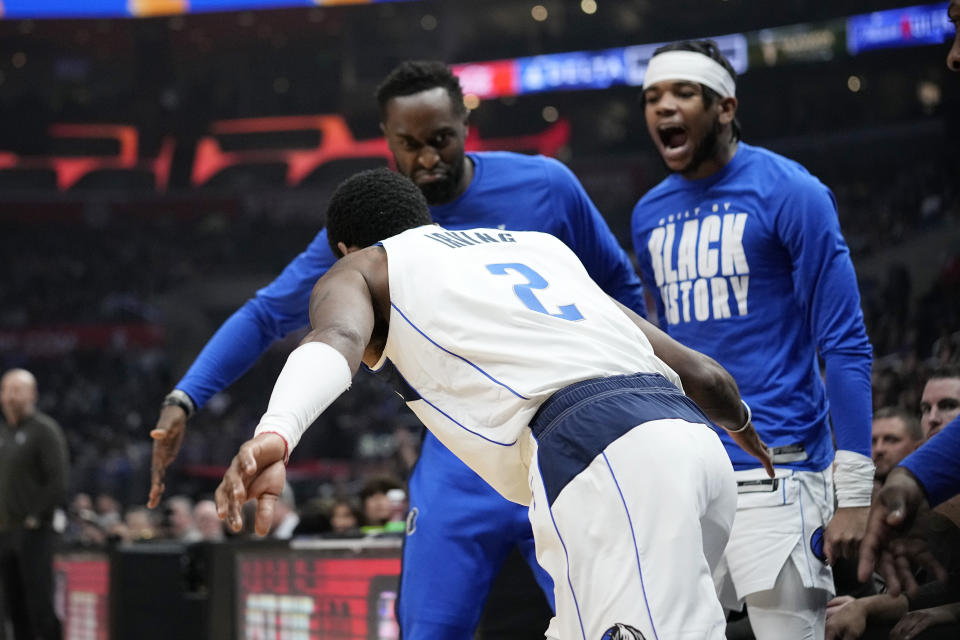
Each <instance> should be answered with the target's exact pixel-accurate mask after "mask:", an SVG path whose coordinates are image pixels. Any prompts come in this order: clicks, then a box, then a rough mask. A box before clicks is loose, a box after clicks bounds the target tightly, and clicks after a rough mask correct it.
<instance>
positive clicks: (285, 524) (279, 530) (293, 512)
mask: <svg viewBox="0 0 960 640" xmlns="http://www.w3.org/2000/svg"><path fill="white" fill-rule="evenodd" d="M214 515H216V504H214ZM217 519H218V520H219V518H217ZM298 524H300V516H299V515H298V514H297V501H296V498H294V495H293V487H291V486H290V483H289V482H285V483H284V484H283V491H282V492H281V493H280V499H279V500H277V504H276V506H275V507H274V509H273V526H272V527H271V528H270V536H271V537H272V538H277V539H279V540H289V539H290V538H292V537H293V530H294V529H296V528H297V525H298Z"/></svg>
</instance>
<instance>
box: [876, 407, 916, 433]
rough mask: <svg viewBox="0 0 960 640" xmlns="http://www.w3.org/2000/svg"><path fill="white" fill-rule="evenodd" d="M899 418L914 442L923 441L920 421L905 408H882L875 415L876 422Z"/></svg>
mask: <svg viewBox="0 0 960 640" xmlns="http://www.w3.org/2000/svg"><path fill="white" fill-rule="evenodd" d="M889 418H897V419H899V420H900V422H902V423H903V426H904V427H905V428H906V430H907V436H909V437H910V439H911V440H913V441H919V440H923V429H921V428H920V421H919V420H917V416H915V415H913V414H912V413H910V412H909V411H907V410H906V409H904V408H903V407H881V408H880V409H877V412H876V413H875V414H873V419H874V420H883V419H889Z"/></svg>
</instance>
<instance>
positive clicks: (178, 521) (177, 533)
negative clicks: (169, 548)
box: [163, 496, 202, 543]
mask: <svg viewBox="0 0 960 640" xmlns="http://www.w3.org/2000/svg"><path fill="white" fill-rule="evenodd" d="M163 520H164V522H163V526H164V529H165V530H166V535H167V537H168V538H171V539H173V540H177V541H179V542H186V543H191V542H199V541H200V540H201V538H202V536H201V535H200V532H199V531H197V528H196V526H195V525H194V522H193V501H192V500H191V499H190V498H188V497H186V496H173V497H172V498H170V499H168V500H167V504H166V508H165V509H164V511H163Z"/></svg>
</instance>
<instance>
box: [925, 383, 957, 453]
mask: <svg viewBox="0 0 960 640" xmlns="http://www.w3.org/2000/svg"><path fill="white" fill-rule="evenodd" d="M957 416H960V367H940V368H938V369H935V370H934V371H933V372H932V373H931V374H930V377H929V378H927V384H926V385H924V387H923V395H922V396H921V397H920V426H921V427H923V435H924V437H926V438H927V439H928V440H929V439H930V438H931V437H932V436H933V435H935V434H936V433H937V432H939V431H940V430H941V429H942V428H943V427H944V426H945V425H946V424H948V423H950V422H951V421H952V420H953V419H954V418H956V417H957Z"/></svg>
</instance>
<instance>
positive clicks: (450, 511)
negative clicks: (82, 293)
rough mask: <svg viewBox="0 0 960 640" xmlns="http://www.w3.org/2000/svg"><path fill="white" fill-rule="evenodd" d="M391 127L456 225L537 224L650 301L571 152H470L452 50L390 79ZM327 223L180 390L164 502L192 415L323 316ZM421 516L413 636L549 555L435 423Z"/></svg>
mask: <svg viewBox="0 0 960 640" xmlns="http://www.w3.org/2000/svg"><path fill="white" fill-rule="evenodd" d="M377 100H378V102H379V105H380V111H381V117H382V121H381V128H382V129H383V132H384V135H385V136H386V138H387V143H388V144H389V146H390V150H391V151H392V153H393V156H394V159H395V160H396V164H397V168H398V169H399V171H400V172H401V173H402V174H404V175H405V176H406V177H407V178H409V179H410V180H412V181H413V182H414V184H416V185H417V186H418V187H419V188H420V190H421V191H422V192H423V193H424V195H425V196H426V199H427V202H428V203H429V204H430V205H431V206H430V212H431V214H432V216H433V219H434V220H436V221H437V222H438V223H439V224H442V225H444V226H445V227H447V228H449V229H465V228H471V227H478V226H484V227H496V228H500V229H511V230H536V231H545V232H547V233H551V234H553V235H555V236H556V237H558V238H560V239H561V240H562V241H563V242H564V243H566V244H567V245H568V246H569V247H570V248H571V249H573V251H574V252H575V253H576V254H577V255H578V257H579V258H580V260H581V261H582V262H583V263H584V265H585V266H586V268H587V271H588V272H589V274H590V276H591V277H592V278H593V279H594V280H595V281H596V282H597V283H599V284H600V286H601V287H602V288H603V290H604V291H606V292H607V293H609V294H610V295H612V296H613V297H615V298H616V299H617V300H619V301H620V302H621V303H623V304H624V305H625V306H627V307H629V308H630V309H632V310H634V311H636V312H638V313H640V314H644V312H645V309H644V303H643V290H642V287H641V285H640V280H639V278H637V276H636V274H635V273H634V271H633V267H632V266H631V264H630V261H629V258H627V256H626V254H625V253H624V251H623V250H622V249H621V248H620V246H619V245H618V244H617V242H616V240H615V239H614V237H613V234H612V233H611V232H610V230H609V228H608V227H607V225H606V223H605V222H604V220H603V218H602V217H601V215H600V213H599V212H598V211H597V209H596V207H594V205H593V203H592V202H591V201H590V199H589V197H588V196H587V194H586V193H585V192H584V190H583V187H582V186H581V185H580V183H579V182H578V181H577V179H576V178H575V177H574V175H573V174H572V173H571V172H570V171H569V170H568V169H567V168H566V167H564V166H563V165H562V164H560V163H559V162H557V161H555V160H552V159H548V158H544V157H540V156H536V157H530V156H523V155H518V154H513V153H497V152H490V153H469V154H466V153H464V141H465V139H466V134H467V111H466V109H465V108H464V105H463V93H462V91H461V88H460V83H459V81H458V80H457V78H456V76H454V75H453V74H452V73H451V72H450V70H449V69H448V68H447V67H446V66H445V65H444V64H442V63H439V62H405V63H403V64H401V65H399V66H398V67H397V68H396V69H394V70H393V71H392V72H391V73H390V74H389V75H388V76H387V77H386V79H385V80H384V81H383V83H382V84H381V85H380V87H379V88H378V90H377ZM334 260H335V258H334V256H333V254H332V253H331V251H330V248H329V246H328V242H327V231H326V230H323V231H321V232H320V233H319V234H318V235H317V236H316V238H314V240H313V242H312V243H311V244H310V246H309V247H308V248H307V250H306V251H305V252H304V253H302V254H300V255H299V256H298V257H297V258H296V259H295V260H294V261H293V262H292V263H290V265H289V266H287V268H286V269H285V270H284V271H283V273H282V274H281V275H280V276H279V277H278V278H277V279H276V280H275V281H274V282H273V283H271V284H270V285H268V286H267V287H266V288H264V289H261V290H260V291H258V292H257V295H256V297H255V298H254V299H252V300H250V301H248V302H247V303H246V304H245V305H244V306H243V307H242V308H241V309H240V310H239V311H237V312H236V313H234V314H233V316H231V317H230V318H229V319H228V320H227V321H226V323H225V324H224V325H223V326H222V327H221V328H220V329H219V331H217V333H216V334H215V335H214V336H213V338H212V339H211V340H210V342H209V343H208V344H207V346H206V347H204V349H203V351H202V352H201V353H200V355H199V356H198V358H197V360H196V361H195V362H194V363H193V365H192V366H191V368H190V370H189V371H188V372H187V374H186V376H184V378H183V379H182V380H181V381H180V382H179V383H178V384H177V387H176V389H175V390H174V391H173V392H172V393H171V394H170V395H169V396H168V397H167V400H165V401H164V404H165V405H167V406H165V407H164V408H163V410H162V412H161V414H160V419H159V421H158V423H157V428H156V429H155V430H154V431H153V432H152V434H151V435H152V436H153V437H154V438H155V443H154V462H153V480H152V487H151V493H150V504H151V505H155V504H157V502H158V501H159V499H160V495H161V494H162V491H163V474H164V470H165V469H166V467H167V466H168V465H169V464H170V462H171V461H172V460H173V458H174V457H175V456H176V453H177V450H178V449H179V446H180V442H181V441H182V438H183V433H184V429H185V423H186V419H187V418H188V417H189V415H190V414H191V413H192V412H193V411H194V408H195V407H200V406H202V405H203V404H204V403H205V402H206V401H207V400H208V399H209V398H210V396H212V395H213V394H214V393H216V392H218V391H220V390H221V389H223V388H224V387H226V386H227V385H229V384H230V383H231V382H232V381H233V380H235V379H236V378H237V377H239V376H240V375H241V374H242V373H243V372H244V371H246V370H247V369H248V368H249V367H250V366H251V365H252V364H253V362H254V361H256V359H257V358H258V357H259V355H260V354H261V353H262V352H263V351H264V350H265V349H266V348H267V346H268V345H269V344H270V343H271V342H272V341H274V340H276V339H278V338H280V337H282V336H283V335H285V334H286V333H288V332H290V331H293V330H295V329H299V328H301V327H303V326H305V325H306V324H307V323H308V322H309V318H308V315H307V311H308V310H307V302H308V299H309V296H310V291H311V289H312V288H313V285H314V283H315V282H316V281H317V279H318V278H319V277H320V276H322V275H323V274H324V273H325V272H326V271H327V269H329V268H330V266H331V265H332V264H333V263H334ZM409 489H410V507H411V515H410V518H411V522H410V526H409V527H408V534H407V537H406V540H405V541H404V546H403V572H402V575H401V585H400V593H399V600H398V606H397V613H398V620H399V624H400V628H401V630H402V632H403V637H404V638H405V639H406V640H417V639H419V638H429V639H430V640H443V639H447V638H449V639H450V640H469V639H470V638H472V637H473V634H474V630H475V629H476V626H477V624H478V622H479V620H480V614H481V613H482V610H483V605H484V603H485V601H486V597H487V594H488V592H489V590H490V585H491V583H492V581H493V579H494V578H495V577H496V574H497V572H498V571H499V569H500V567H501V566H502V564H503V562H504V559H505V558H506V557H507V555H508V553H509V552H510V551H511V550H512V549H513V548H514V547H519V548H520V550H521V551H522V552H523V553H524V555H525V556H526V558H527V561H528V563H529V564H530V565H531V567H532V568H533V570H534V573H535V574H536V576H537V580H538V582H539V583H540V585H541V587H542V588H543V589H544V591H545V593H546V594H547V597H548V599H552V593H553V589H552V586H551V584H550V579H549V577H548V576H547V575H546V574H545V573H544V572H543V570H542V569H540V567H539V566H538V565H537V563H536V559H535V557H534V549H533V537H532V532H531V531H530V524H529V522H528V519H527V514H526V510H525V509H524V508H523V507H521V506H519V505H516V504H513V503H511V502H509V501H507V500H504V499H503V498H502V497H501V496H500V495H498V494H497V493H496V492H495V491H494V490H493V489H491V488H490V487H489V486H487V485H486V483H484V482H483V480H481V478H480V477H479V476H478V475H477V474H476V473H474V472H473V471H471V470H470V469H468V468H467V467H466V466H465V465H464V464H463V463H462V462H460V461H459V460H458V459H457V458H456V457H455V456H454V455H453V454H451V453H450V452H449V451H447V449H446V448H445V447H444V446H443V445H442V444H441V443H440V441H439V440H437V438H436V437H435V436H434V435H433V434H431V433H428V434H427V436H426V438H425V439H424V442H423V445H422V449H421V454H420V460H419V462H418V463H417V465H416V467H415V468H414V471H413V474H412V476H411V478H410V483H409Z"/></svg>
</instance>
